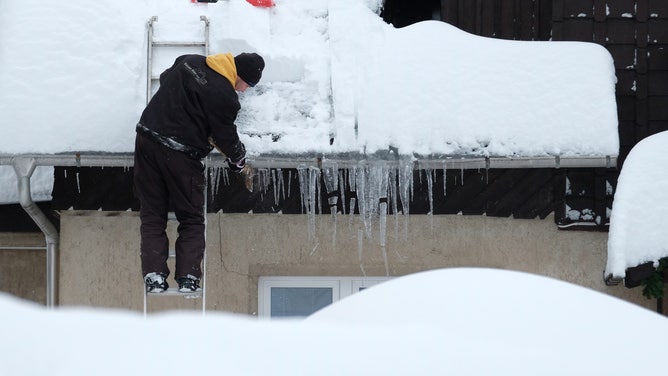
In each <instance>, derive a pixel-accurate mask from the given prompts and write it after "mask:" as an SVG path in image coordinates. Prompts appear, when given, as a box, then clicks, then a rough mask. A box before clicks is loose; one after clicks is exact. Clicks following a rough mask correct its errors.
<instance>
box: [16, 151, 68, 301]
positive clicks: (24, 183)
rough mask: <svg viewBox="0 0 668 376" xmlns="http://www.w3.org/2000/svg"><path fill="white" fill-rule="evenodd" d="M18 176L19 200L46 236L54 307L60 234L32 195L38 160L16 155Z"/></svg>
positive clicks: (49, 295)
mask: <svg viewBox="0 0 668 376" xmlns="http://www.w3.org/2000/svg"><path fill="white" fill-rule="evenodd" d="M11 164H12V166H13V167H14V171H15V172H16V176H17V178H18V190H19V202H20V203H21V206H22V207H23V209H24V210H25V211H26V213H28V215H29V216H30V217H31V218H32V220H33V221H34V222H35V224H36V225H37V226H38V227H39V229H40V230H41V231H42V233H43V234H44V237H45V238H46V306H47V307H49V308H53V307H54V306H55V305H56V302H57V300H58V294H57V288H56V286H58V285H57V276H58V273H57V264H56V260H57V259H56V256H57V254H58V242H59V234H58V230H56V227H55V226H54V225H53V224H52V223H51V222H50V221H49V220H48V218H46V215H44V213H43V212H42V210H40V208H39V207H38V206H37V204H35V202H34V201H33V200H32V197H31V195H30V177H31V176H32V173H33V172H34V171H35V167H36V166H37V163H36V160H35V159H34V158H30V157H21V156H17V157H14V158H13V159H12V161H11Z"/></svg>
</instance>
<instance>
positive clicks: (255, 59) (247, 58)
mask: <svg viewBox="0 0 668 376" xmlns="http://www.w3.org/2000/svg"><path fill="white" fill-rule="evenodd" d="M234 65H236V66H237V75H238V76H239V77H241V79H242V80H244V81H245V82H246V83H247V84H248V85H250V86H255V85H257V83H258V82H260V78H262V70H263V69H264V59H262V56H260V55H258V54H256V53H247V52H244V53H241V54H239V55H237V56H235V57H234Z"/></svg>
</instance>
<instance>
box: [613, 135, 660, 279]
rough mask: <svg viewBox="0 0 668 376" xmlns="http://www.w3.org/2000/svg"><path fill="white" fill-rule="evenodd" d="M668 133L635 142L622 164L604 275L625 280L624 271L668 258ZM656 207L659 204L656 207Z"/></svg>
mask: <svg viewBox="0 0 668 376" xmlns="http://www.w3.org/2000/svg"><path fill="white" fill-rule="evenodd" d="M666 145H668V131H666V132H661V133H657V134H655V135H653V136H650V137H647V138H645V139H643V140H642V141H640V142H639V143H637V144H636V145H635V146H634V147H633V149H631V152H630V153H629V155H628V157H627V158H626V160H625V161H624V167H623V168H622V171H621V172H620V174H619V178H618V180H617V189H616V191H615V201H614V202H615V207H614V210H613V211H612V213H611V215H610V231H609V234H608V262H607V266H606V268H605V274H606V275H612V276H614V277H625V276H626V269H627V268H630V267H634V266H638V265H640V264H644V263H646V262H658V261H659V260H660V259H662V258H664V257H668V241H667V239H666V225H665V223H666V220H665V211H664V210H660V208H661V207H662V205H664V204H665V202H666V192H668V176H667V175H666V173H665V167H666V165H668V153H666ZM657 205H659V206H658V207H657Z"/></svg>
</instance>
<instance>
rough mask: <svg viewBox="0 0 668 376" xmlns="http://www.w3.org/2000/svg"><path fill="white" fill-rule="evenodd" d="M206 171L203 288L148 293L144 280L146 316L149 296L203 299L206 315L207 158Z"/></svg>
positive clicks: (173, 256)
mask: <svg viewBox="0 0 668 376" xmlns="http://www.w3.org/2000/svg"><path fill="white" fill-rule="evenodd" d="M204 171H205V174H206V175H205V177H206V179H205V185H204V244H205V246H204V254H203V256H202V278H201V279H200V282H201V286H200V287H201V290H200V291H194V292H179V291H178V290H179V289H178V287H170V288H168V289H167V290H166V291H163V292H161V293H147V292H146V287H145V285H144V283H143V281H142V289H143V290H144V316H146V315H147V314H148V301H149V297H155V298H163V297H177V298H184V299H201V311H202V315H206V285H207V283H206V274H207V273H206V229H207V222H208V221H207V215H206V213H207V201H208V188H207V187H208V163H207V159H205V160H204ZM167 220H168V221H176V215H175V214H174V213H171V212H170V213H169V215H168V217H167ZM169 259H172V260H175V259H176V251H175V250H172V249H170V250H169Z"/></svg>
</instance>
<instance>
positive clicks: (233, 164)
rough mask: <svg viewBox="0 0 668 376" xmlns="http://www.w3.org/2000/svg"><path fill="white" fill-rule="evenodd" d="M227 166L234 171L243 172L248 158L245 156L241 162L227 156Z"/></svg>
mask: <svg viewBox="0 0 668 376" xmlns="http://www.w3.org/2000/svg"><path fill="white" fill-rule="evenodd" d="M227 166H229V168H230V170H232V171H234V172H241V170H243V169H244V167H245V166H246V158H243V159H242V160H240V161H239V162H232V160H231V159H230V158H227Z"/></svg>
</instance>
